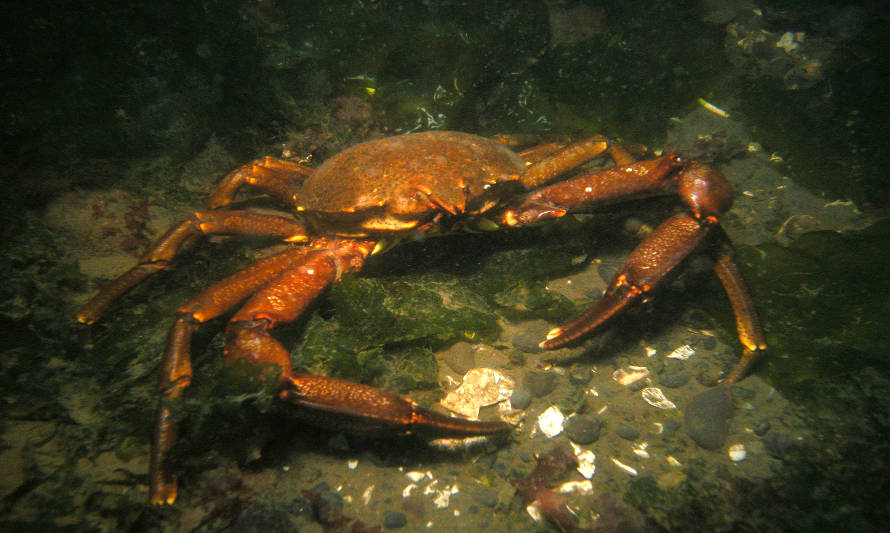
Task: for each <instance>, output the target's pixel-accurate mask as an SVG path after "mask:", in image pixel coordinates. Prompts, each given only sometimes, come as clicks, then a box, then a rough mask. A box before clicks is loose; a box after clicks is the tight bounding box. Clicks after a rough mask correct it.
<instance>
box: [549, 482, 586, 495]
mask: <svg viewBox="0 0 890 533" xmlns="http://www.w3.org/2000/svg"><path fill="white" fill-rule="evenodd" d="M556 490H557V491H558V492H560V493H562V494H590V493H591V492H593V482H592V481H590V480H589V479H585V480H584V481H566V482H565V483H563V484H562V485H560V486H559V487H557V489H556Z"/></svg>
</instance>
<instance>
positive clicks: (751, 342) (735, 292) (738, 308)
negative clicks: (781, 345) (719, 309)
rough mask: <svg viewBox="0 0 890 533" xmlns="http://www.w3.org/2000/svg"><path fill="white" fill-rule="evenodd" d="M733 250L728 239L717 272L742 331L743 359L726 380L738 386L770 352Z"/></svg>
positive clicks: (719, 258) (721, 253)
mask: <svg viewBox="0 0 890 533" xmlns="http://www.w3.org/2000/svg"><path fill="white" fill-rule="evenodd" d="M732 255H733V250H732V246H730V244H729V241H728V239H724V246H723V247H721V249H720V251H719V253H718V255H717V257H716V259H715V261H714V272H715V273H716V274H717V277H718V278H719V279H720V282H721V283H722V284H723V289H724V291H726V295H727V296H728V297H729V302H730V304H731V305H732V311H733V314H734V315H735V322H736V331H738V336H739V340H740V341H741V343H742V346H743V347H744V349H743V350H742V358H741V359H739V362H738V363H736V365H735V367H733V369H732V371H731V372H730V373H729V376H728V377H727V378H726V381H727V382H728V383H735V382H736V381H738V380H740V379H741V378H742V377H744V376H745V374H747V373H748V370H749V369H750V368H751V366H752V365H753V364H754V362H755V361H757V359H758V358H759V357H760V356H761V355H762V354H763V351H764V350H766V338H765V337H764V336H763V330H762V328H761V327H760V319H759V318H758V316H757V309H756V308H755V307H754V300H753V299H752V298H751V293H750V292H749V291H748V287H747V285H745V280H744V279H743V278H742V273H741V272H739V268H738V266H737V265H736V263H735V261H734V260H733V258H732Z"/></svg>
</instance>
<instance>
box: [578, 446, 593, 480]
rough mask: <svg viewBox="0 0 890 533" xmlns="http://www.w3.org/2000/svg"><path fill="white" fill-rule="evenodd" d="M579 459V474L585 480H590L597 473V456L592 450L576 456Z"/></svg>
mask: <svg viewBox="0 0 890 533" xmlns="http://www.w3.org/2000/svg"><path fill="white" fill-rule="evenodd" d="M575 457H577V458H578V468H577V470H578V473H579V474H581V475H582V476H584V479H590V478H592V477H593V475H594V474H595V473H596V455H594V453H593V452H592V451H590V450H584V451H583V452H581V453H578V454H576V455H575Z"/></svg>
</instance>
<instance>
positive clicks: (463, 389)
mask: <svg viewBox="0 0 890 533" xmlns="http://www.w3.org/2000/svg"><path fill="white" fill-rule="evenodd" d="M513 386H514V383H513V380H512V379H510V378H509V377H507V376H505V375H504V374H501V373H500V372H498V371H497V370H494V369H493V368H473V369H471V370H469V371H468V372H467V373H466V374H464V378H463V382H462V383H461V384H460V386H459V387H458V388H456V389H455V390H453V391H451V392H449V393H448V394H447V395H446V396H445V398H443V399H442V401H441V402H439V403H441V404H442V407H444V408H445V409H448V410H449V411H452V412H455V413H457V414H459V415H463V416H465V417H467V418H474V419H475V418H479V409H480V408H481V407H485V406H488V405H494V404H496V403H498V402H502V401H504V400H506V399H508V398H510V395H511V394H513Z"/></svg>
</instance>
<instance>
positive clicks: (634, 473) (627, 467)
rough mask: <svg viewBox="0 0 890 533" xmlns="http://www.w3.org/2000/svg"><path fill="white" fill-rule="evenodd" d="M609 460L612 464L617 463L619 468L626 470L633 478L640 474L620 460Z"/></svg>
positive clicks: (612, 458)
mask: <svg viewBox="0 0 890 533" xmlns="http://www.w3.org/2000/svg"><path fill="white" fill-rule="evenodd" d="M609 459H611V460H612V462H613V463H615V466H617V467H618V468H620V469H621V470H624V471H625V472H627V473H628V474H630V475H632V476H636V475H637V474H638V472H637V469H636V468H634V467H632V466H628V465H626V464H624V463H622V462H621V461H619V460H618V459H615V458H614V457H609Z"/></svg>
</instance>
